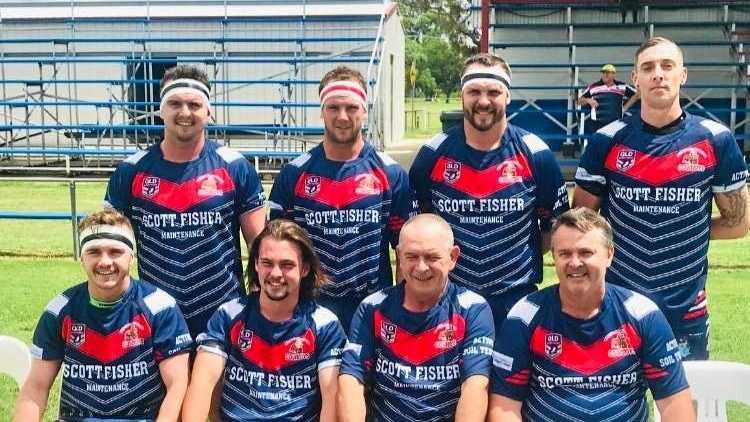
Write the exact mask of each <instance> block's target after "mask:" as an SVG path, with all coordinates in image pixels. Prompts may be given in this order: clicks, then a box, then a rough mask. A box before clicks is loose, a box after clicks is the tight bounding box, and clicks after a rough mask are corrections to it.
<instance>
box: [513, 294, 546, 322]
mask: <svg viewBox="0 0 750 422" xmlns="http://www.w3.org/2000/svg"><path fill="white" fill-rule="evenodd" d="M537 312H539V306H538V305H536V304H533V303H531V302H529V301H528V300H526V298H525V297H524V298H523V299H521V300H519V301H518V302H516V304H515V305H513V307H512V308H510V312H508V316H507V318H508V319H511V318H515V319H520V320H521V321H523V323H524V324H526V325H529V324H531V320H532V319H534V316H536V313H537Z"/></svg>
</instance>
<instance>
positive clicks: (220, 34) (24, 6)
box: [0, 0, 404, 174]
mask: <svg viewBox="0 0 750 422" xmlns="http://www.w3.org/2000/svg"><path fill="white" fill-rule="evenodd" d="M177 63H192V64H196V65H198V66H199V67H202V68H204V69H205V70H206V71H207V73H208V74H209V78H210V79H211V85H212V86H211V90H212V91H211V92H212V98H211V101H212V105H213V110H214V119H215V121H214V123H213V124H212V125H211V126H210V128H209V130H208V134H209V136H210V137H212V138H216V139H219V140H221V141H223V142H224V143H226V144H228V145H231V146H232V147H234V148H235V149H238V150H240V151H241V152H243V153H244V154H245V155H246V156H248V157H249V158H251V157H252V158H253V159H254V160H255V162H256V164H257V165H259V166H260V167H261V170H262V171H273V170H274V169H275V168H278V166H279V165H280V164H281V163H283V162H284V161H286V160H288V159H289V157H293V156H296V155H298V154H299V153H300V152H302V151H305V150H307V149H309V148H310V147H311V146H312V144H314V143H316V142H318V141H319V138H320V135H321V134H322V123H321V121H320V117H319V116H320V112H319V111H318V110H319V104H318V100H317V88H318V83H319V81H320V78H321V76H322V75H323V74H324V73H325V72H326V71H328V70H330V69H331V68H333V67H334V66H336V65H339V64H346V65H348V66H350V67H354V68H356V69H358V70H360V71H361V72H362V73H363V74H364V75H366V77H367V80H368V83H369V91H370V104H368V107H369V119H368V126H367V136H368V138H369V139H370V141H371V142H373V143H374V144H375V145H377V146H378V147H380V148H382V147H383V146H384V145H385V143H387V142H389V140H390V139H397V138H400V137H401V136H402V134H403V112H402V111H401V109H399V108H396V109H394V104H399V103H403V89H401V90H399V89H397V88H398V86H395V85H394V81H396V82H395V83H401V84H403V79H404V78H403V33H402V30H401V25H400V21H399V18H398V15H397V13H395V8H394V7H393V5H391V4H389V2H383V1H382V0H354V1H341V0H325V1H324V0H294V1H293V0H276V1H268V0H222V1H213V0H208V1H198V0H186V1H176V0H132V1H131V0H120V1H115V2H91V1H85V0H73V1H69V0H47V1H44V2H33V3H31V4H29V2H22V1H20V0H7V1H4V2H3V4H2V5H0V173H3V172H12V173H14V174H15V173H19V172H21V173H23V172H36V173H40V172H41V173H44V172H47V173H48V172H55V171H64V172H66V173H72V172H107V171H111V170H112V168H113V167H114V166H115V165H116V163H117V162H118V161H119V160H121V159H123V158H124V157H125V156H126V155H127V154H130V153H132V152H135V151H136V150H138V149H142V148H144V147H146V146H147V145H150V144H152V143H153V142H156V141H158V140H159V139H160V137H161V134H162V126H161V120H160V119H159V112H158V108H159V80H160V78H161V75H162V74H163V72H164V70H165V69H166V68H168V67H171V66H174V65H175V64H177ZM381 81H387V82H383V83H381ZM386 84H389V86H386ZM394 88H396V89H394ZM394 91H395V92H396V96H398V93H399V92H401V97H400V98H396V101H391V99H390V98H388V99H387V101H386V100H385V95H384V94H383V92H388V95H391V93H392V92H394ZM398 100H400V102H399V101H398ZM393 116H395V117H393Z"/></svg>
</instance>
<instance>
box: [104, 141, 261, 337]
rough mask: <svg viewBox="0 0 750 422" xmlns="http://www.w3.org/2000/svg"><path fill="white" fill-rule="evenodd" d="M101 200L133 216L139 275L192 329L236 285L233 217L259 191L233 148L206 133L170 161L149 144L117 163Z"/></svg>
mask: <svg viewBox="0 0 750 422" xmlns="http://www.w3.org/2000/svg"><path fill="white" fill-rule="evenodd" d="M105 201H106V202H107V203H108V204H109V205H110V206H111V207H113V208H115V209H117V210H119V211H121V212H122V213H124V214H125V215H126V216H128V218H129V219H130V221H131V223H132V224H133V229H134V231H135V235H136V240H137V244H138V248H137V251H138V274H139V276H140V277H141V278H142V279H144V280H148V281H149V282H151V283H154V284H155V285H157V286H158V287H160V288H162V289H164V290H165V291H167V292H168V293H169V294H171V295H172V296H173V297H174V298H175V299H176V300H177V303H178V304H179V305H180V308H181V309H182V312H183V313H184V315H185V318H186V319H187V322H188V326H189V328H190V332H191V333H192V334H193V335H194V336H195V335H197V334H198V333H200V332H201V331H203V330H204V329H205V328H206V322H207V321H208V318H209V317H210V316H211V314H212V313H213V312H214V311H215V310H216V308H218V307H219V305H221V304H222V303H224V302H226V301H227V300H229V299H231V298H234V297H237V296H239V295H240V294H241V292H243V291H244V287H243V284H242V283H241V280H242V260H241V256H240V236H239V218H240V216H241V215H242V214H244V213H246V212H250V211H253V210H255V209H257V208H259V207H262V206H263V205H264V197H263V188H262V187H261V184H260V180H259V179H258V175H257V174H256V172H255V170H254V169H253V167H252V166H251V165H250V164H249V163H248V162H247V160H245V159H244V158H243V157H242V155H240V154H239V153H237V152H235V151H233V150H231V149H229V148H227V147H221V146H219V145H218V144H217V143H215V142H213V141H206V144H205V146H204V147H203V151H201V153H200V156H199V157H198V158H197V159H196V160H194V161H190V162H187V163H173V162H170V161H167V160H165V159H164V156H163V154H162V152H161V149H160V147H159V145H158V144H157V145H154V146H153V147H151V148H149V149H148V150H146V151H141V152H138V153H136V154H134V155H132V156H130V157H129V158H128V159H126V160H125V161H123V162H122V163H121V164H120V166H119V167H118V168H117V170H116V171H115V173H114V174H113V175H112V177H111V178H110V180H109V185H108V186H107V194H106V199H105Z"/></svg>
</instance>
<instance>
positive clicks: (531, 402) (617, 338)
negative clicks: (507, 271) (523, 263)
mask: <svg viewBox="0 0 750 422" xmlns="http://www.w3.org/2000/svg"><path fill="white" fill-rule="evenodd" d="M495 344H496V346H495V348H496V352H495V355H494V356H493V374H492V392H493V393H495V394H499V395H502V396H505V397H509V398H511V399H513V400H517V401H520V402H523V407H522V415H523V420H524V421H550V420H553V421H556V422H566V421H570V422H573V421H605V420H607V421H615V420H617V421H622V422H635V421H638V422H646V421H647V420H648V407H647V405H646V397H645V393H646V388H647V387H648V388H650V389H651V393H652V394H653V396H654V398H655V399H656V400H660V399H663V398H665V397H669V396H671V395H673V394H675V393H677V392H679V391H682V390H684V389H686V388H687V387H688V384H687V380H686V379H685V373H684V371H683V369H682V363H681V362H680V352H679V347H678V345H677V341H676V340H675V339H674V336H673V335H672V330H671V329H670V328H669V324H668V323H667V321H666V319H665V318H664V315H663V314H662V313H661V311H659V309H658V308H657V307H656V304H654V303H653V302H652V301H651V300H649V299H648V298H646V297H645V296H642V295H640V294H638V293H634V292H632V291H630V290H627V289H623V288H621V287H618V286H614V285H610V284H607V285H606V287H605V293H604V300H603V302H602V305H601V309H600V312H599V314H597V315H596V316H594V317H593V318H591V319H588V320H581V319H577V318H573V317H571V316H569V315H568V314H565V313H563V312H562V309H561V305H560V295H559V290H558V286H557V285H555V286H550V287H547V288H545V289H543V290H541V291H539V292H536V293H532V294H531V295H529V296H527V297H525V298H523V299H521V300H520V301H519V302H518V303H516V305H515V306H514V307H513V308H512V309H511V311H510V313H508V318H507V319H506V320H505V323H504V324H503V326H502V328H501V329H500V330H499V332H498V335H497V341H496V343H495Z"/></svg>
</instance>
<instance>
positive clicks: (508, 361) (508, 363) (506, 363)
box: [492, 351, 513, 371]
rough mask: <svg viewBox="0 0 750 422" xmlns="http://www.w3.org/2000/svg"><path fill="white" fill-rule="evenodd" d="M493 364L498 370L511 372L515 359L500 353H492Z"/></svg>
mask: <svg viewBox="0 0 750 422" xmlns="http://www.w3.org/2000/svg"><path fill="white" fill-rule="evenodd" d="M492 364H493V365H494V366H496V367H498V368H501V369H505V370H506V371H510V370H512V369H513V358H512V357H511V356H508V355H504V354H502V353H500V352H495V351H493V352H492Z"/></svg>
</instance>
